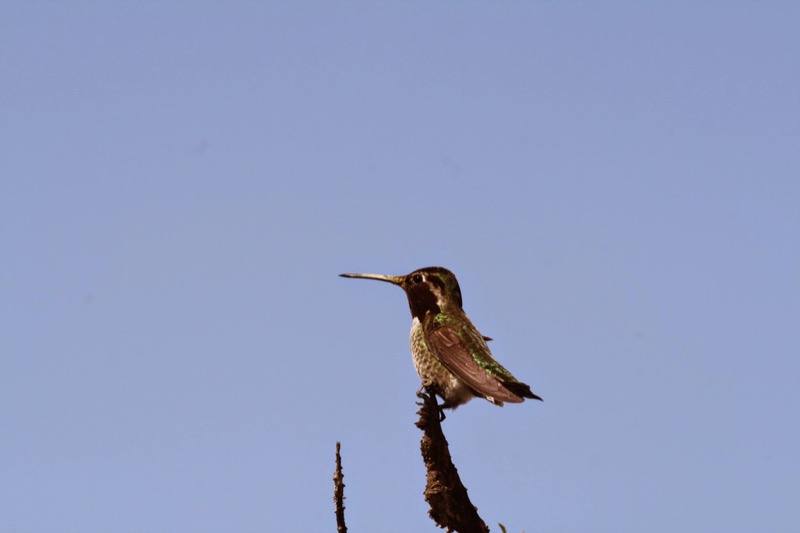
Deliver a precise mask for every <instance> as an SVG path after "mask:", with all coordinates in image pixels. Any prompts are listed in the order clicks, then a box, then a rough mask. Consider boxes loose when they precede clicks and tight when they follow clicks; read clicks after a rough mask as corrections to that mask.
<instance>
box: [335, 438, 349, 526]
mask: <svg viewBox="0 0 800 533" xmlns="http://www.w3.org/2000/svg"><path fill="white" fill-rule="evenodd" d="M340 447H341V444H340V443H339V442H337V443H336V470H335V471H334V472H333V501H334V503H335V504H336V531H337V532H338V533H347V526H346V525H345V523H344V474H342V456H341V455H340V454H339V448H340Z"/></svg>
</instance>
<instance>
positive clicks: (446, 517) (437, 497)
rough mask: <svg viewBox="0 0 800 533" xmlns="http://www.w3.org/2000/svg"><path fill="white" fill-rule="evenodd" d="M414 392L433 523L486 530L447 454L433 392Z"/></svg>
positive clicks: (467, 531)
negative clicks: (419, 401) (417, 401)
mask: <svg viewBox="0 0 800 533" xmlns="http://www.w3.org/2000/svg"><path fill="white" fill-rule="evenodd" d="M417 395H418V396H419V397H420V398H422V403H421V404H420V405H421V406H422V407H420V410H419V411H417V414H418V415H419V420H418V421H417V427H418V428H420V429H421V430H422V433H423V435H422V442H421V443H420V448H421V450H422V458H423V459H424V461H425V468H426V470H427V472H428V474H427V484H426V486H425V501H427V502H428V505H430V510H429V511H428V514H429V515H430V517H431V518H432V519H433V521H434V522H436V525H438V526H439V527H441V528H443V529H445V530H447V531H457V532H458V533H487V532H488V531H489V527H488V526H487V525H486V523H485V522H484V521H483V520H482V519H481V517H480V516H478V509H477V508H476V507H475V506H474V505H472V502H470V500H469V496H467V489H466V487H464V485H463V484H462V483H461V478H460V477H459V476H458V470H457V469H456V467H455V465H454V464H453V461H452V459H451V458H450V450H449V448H448V445H447V439H445V437H444V433H443V432H442V425H441V419H440V413H441V411H440V409H439V405H438V404H437V402H436V396H435V395H434V394H433V393H431V392H430V391H428V394H423V393H422V392H420V393H418V394H417Z"/></svg>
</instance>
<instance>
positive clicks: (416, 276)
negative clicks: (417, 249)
mask: <svg viewBox="0 0 800 533" xmlns="http://www.w3.org/2000/svg"><path fill="white" fill-rule="evenodd" d="M411 281H413V282H414V283H422V275H421V274H414V275H413V276H411Z"/></svg>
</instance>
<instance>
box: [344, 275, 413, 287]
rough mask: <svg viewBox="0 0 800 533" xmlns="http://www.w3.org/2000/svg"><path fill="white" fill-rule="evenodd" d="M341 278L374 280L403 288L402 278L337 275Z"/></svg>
mask: <svg viewBox="0 0 800 533" xmlns="http://www.w3.org/2000/svg"><path fill="white" fill-rule="evenodd" d="M339 275H340V276H342V277H343V278H362V279H376V280H378V281H386V282H388V283H391V284H393V285H398V286H400V287H402V286H403V279H404V277H403V276H387V275H385V274H339Z"/></svg>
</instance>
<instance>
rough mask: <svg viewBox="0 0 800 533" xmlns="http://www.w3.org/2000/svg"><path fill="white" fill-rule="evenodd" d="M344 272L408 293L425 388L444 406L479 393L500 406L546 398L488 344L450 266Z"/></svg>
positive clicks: (414, 348)
mask: <svg viewBox="0 0 800 533" xmlns="http://www.w3.org/2000/svg"><path fill="white" fill-rule="evenodd" d="M340 276H342V277H345V278H362V279H374V280H378V281H385V282H388V283H392V284H393V285H397V286H399V287H400V288H402V289H403V290H404V291H405V293H406V296H407V297H408V306H409V308H410V309H411V318H412V321H411V338H410V342H411V357H412V359H413V361H414V368H416V370H417V374H419V377H420V379H421V380H422V388H425V389H427V390H428V391H429V392H431V393H433V394H436V395H438V396H440V397H441V398H442V399H443V400H444V403H443V404H442V405H441V406H440V407H441V409H455V408H456V407H458V406H459V405H463V404H465V403H467V402H468V401H470V400H471V399H472V398H474V397H476V396H477V397H479V398H484V399H486V400H488V401H490V402H492V403H493V404H495V405H498V406H500V407H502V406H503V403H505V402H509V403H521V402H523V401H525V398H531V399H534V400H541V398H540V397H539V396H537V395H535V394H534V393H533V392H531V388H530V386H528V385H526V384H525V383H522V382H521V381H517V379H516V378H515V377H514V376H513V375H512V374H511V372H509V371H508V370H506V369H505V368H504V367H503V365H501V364H500V363H499V362H497V360H495V358H494V357H492V352H491V351H490V350H489V346H488V344H486V342H487V341H489V340H491V339H490V338H489V337H484V336H483V335H481V333H480V332H479V331H478V329H477V328H476V327H475V326H474V325H473V324H472V321H471V320H470V319H469V317H468V316H467V314H466V313H465V312H464V310H463V309H462V305H463V304H462V300H461V288H460V287H459V286H458V280H457V279H456V276H455V275H454V274H453V273H452V272H450V271H449V270H447V269H446V268H442V267H426V268H420V269H418V270H415V271H414V272H412V273H411V274H408V275H406V276H387V275H384V274H340ZM422 388H420V392H421V391H422Z"/></svg>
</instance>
